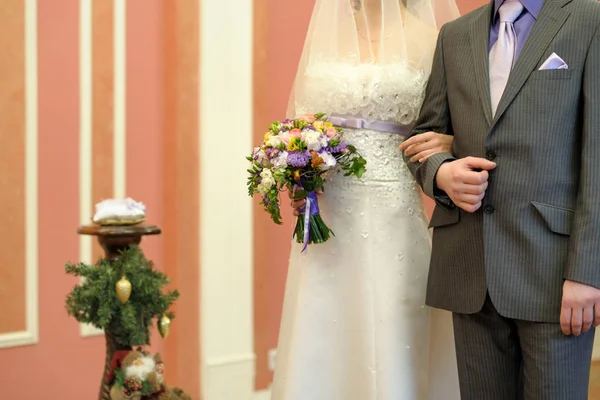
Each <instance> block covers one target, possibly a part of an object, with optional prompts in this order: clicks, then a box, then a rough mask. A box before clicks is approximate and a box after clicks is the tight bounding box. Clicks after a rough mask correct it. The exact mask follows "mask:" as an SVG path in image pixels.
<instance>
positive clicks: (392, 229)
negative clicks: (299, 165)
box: [272, 62, 460, 400]
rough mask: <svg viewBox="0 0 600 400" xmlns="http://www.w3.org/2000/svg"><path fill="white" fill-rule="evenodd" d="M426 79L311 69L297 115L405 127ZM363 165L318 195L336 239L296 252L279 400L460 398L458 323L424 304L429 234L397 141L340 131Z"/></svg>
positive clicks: (343, 67) (275, 392) (367, 69)
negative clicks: (322, 115) (454, 328)
mask: <svg viewBox="0 0 600 400" xmlns="http://www.w3.org/2000/svg"><path fill="white" fill-rule="evenodd" d="M426 79H427V78H426V76H424V74H423V73H422V72H418V71H416V70H413V69H411V68H409V67H407V66H406V65H405V64H402V63H394V64H392V63H390V64H387V65H376V64H368V63H367V64H364V63H363V64H359V65H351V64H345V63H331V62H329V63H326V62H323V63H314V64H312V65H311V67H310V68H309V69H308V70H307V71H306V72H305V82H304V85H305V86H306V87H305V90H304V92H305V93H309V95H308V96H306V98H305V99H304V100H303V102H302V103H301V104H297V108H298V110H299V111H300V113H314V112H317V111H323V112H330V113H332V114H339V115H346V116H347V115H352V116H354V117H358V118H364V119H368V120H378V121H387V122H393V123H397V124H403V125H408V124H410V123H413V122H414V120H415V119H416V117H417V115H418V111H419V108H420V105H421V102H422V98H423V92H424V86H425V83H426ZM344 132H345V136H346V138H347V140H348V141H349V142H350V143H352V144H354V145H355V146H356V147H357V148H358V150H359V151H360V152H361V153H362V154H363V156H364V157H365V158H366V159H367V162H368V164H367V173H366V174H365V175H364V176H363V178H362V179H360V180H359V179H356V178H353V177H343V175H342V174H339V173H338V174H335V173H334V174H333V175H332V176H330V178H329V179H328V180H327V183H326V186H325V193H324V194H323V195H322V196H320V197H319V206H320V210H321V215H322V217H323V220H324V221H325V223H326V224H327V225H328V226H329V227H330V228H331V229H332V230H333V231H334V233H335V237H333V238H331V239H330V240H329V241H328V242H327V243H324V244H318V245H310V246H309V247H308V249H307V252H306V253H305V254H302V253H301V248H302V246H301V245H298V244H294V246H293V247H292V253H291V259H290V264H289V272H288V278H287V287H286V294H285V301H284V309H283V318H282V322H281V331H280V338H279V347H278V355H277V363H276V372H275V379H274V383H273V387H272V399H273V400H428V399H432V400H458V399H459V398H460V396H459V390H458V376H457V369H456V361H455V351H454V341H453V333H452V321H451V315H450V314H449V313H446V312H443V311H439V310H431V309H430V308H428V307H426V306H425V303H424V302H425V290H426V281H427V273H428V264H429V257H430V245H431V239H430V232H429V231H428V228H427V217H426V215H425V213H424V209H423V203H422V199H421V194H420V191H419V187H418V185H417V184H416V183H415V181H414V179H413V177H412V175H411V174H410V172H409V171H408V169H407V167H406V166H405V164H404V162H403V160H402V156H401V153H400V151H399V150H398V146H399V145H400V143H401V141H402V136H401V135H399V134H397V133H386V132H382V131H380V130H379V131H374V130H364V129H349V128H344Z"/></svg>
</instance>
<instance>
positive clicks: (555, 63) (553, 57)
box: [539, 53, 569, 71]
mask: <svg viewBox="0 0 600 400" xmlns="http://www.w3.org/2000/svg"><path fill="white" fill-rule="evenodd" d="M549 69H569V66H568V65H567V63H566V62H565V61H564V60H563V59H562V58H560V57H559V56H558V54H556V53H552V54H550V57H548V58H547V59H546V61H544V63H543V64H542V66H541V67H540V69H539V70H540V71H544V70H549Z"/></svg>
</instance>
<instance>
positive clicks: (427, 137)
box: [400, 132, 454, 163]
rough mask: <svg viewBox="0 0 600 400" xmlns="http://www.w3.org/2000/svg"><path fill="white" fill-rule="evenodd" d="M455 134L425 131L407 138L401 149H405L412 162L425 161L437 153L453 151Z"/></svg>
mask: <svg viewBox="0 0 600 400" xmlns="http://www.w3.org/2000/svg"><path fill="white" fill-rule="evenodd" d="M453 139H454V136H452V135H444V134H441V133H435V132H425V133H422V134H420V135H414V136H413V137H410V138H408V139H406V140H405V141H404V142H403V143H402V144H401V145H400V150H402V151H404V154H406V156H407V157H410V161H412V162H417V161H418V162H421V163H422V162H423V161H425V160H427V159H428V158H429V157H430V156H431V155H432V154H435V153H442V152H446V153H452V140H453Z"/></svg>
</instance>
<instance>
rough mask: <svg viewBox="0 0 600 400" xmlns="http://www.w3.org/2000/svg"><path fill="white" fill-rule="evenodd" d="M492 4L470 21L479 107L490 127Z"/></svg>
mask: <svg viewBox="0 0 600 400" xmlns="http://www.w3.org/2000/svg"><path fill="white" fill-rule="evenodd" d="M492 7H493V4H492V3H490V4H488V5H487V6H485V7H483V8H482V9H481V12H480V13H479V15H478V16H477V17H476V18H474V19H473V20H472V21H471V26H470V34H471V51H472V52H473V60H474V63H475V80H476V82H477V91H478V92H479V95H480V97H481V101H480V103H481V105H482V107H483V112H484V114H485V119H486V120H487V122H488V124H489V125H490V126H491V125H492V105H491V103H492V100H491V97H490V78H489V46H490V24H491V20H492V10H493V8H492Z"/></svg>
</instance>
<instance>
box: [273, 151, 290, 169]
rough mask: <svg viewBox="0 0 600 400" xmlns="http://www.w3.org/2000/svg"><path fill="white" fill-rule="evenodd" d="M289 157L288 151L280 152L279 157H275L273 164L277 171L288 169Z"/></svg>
mask: <svg viewBox="0 0 600 400" xmlns="http://www.w3.org/2000/svg"><path fill="white" fill-rule="evenodd" d="M287 156H288V152H287V151H282V152H280V153H279V154H278V155H277V157H275V159H274V160H271V161H272V162H273V165H274V167H275V168H276V169H281V168H287V166H288V164H287Z"/></svg>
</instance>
